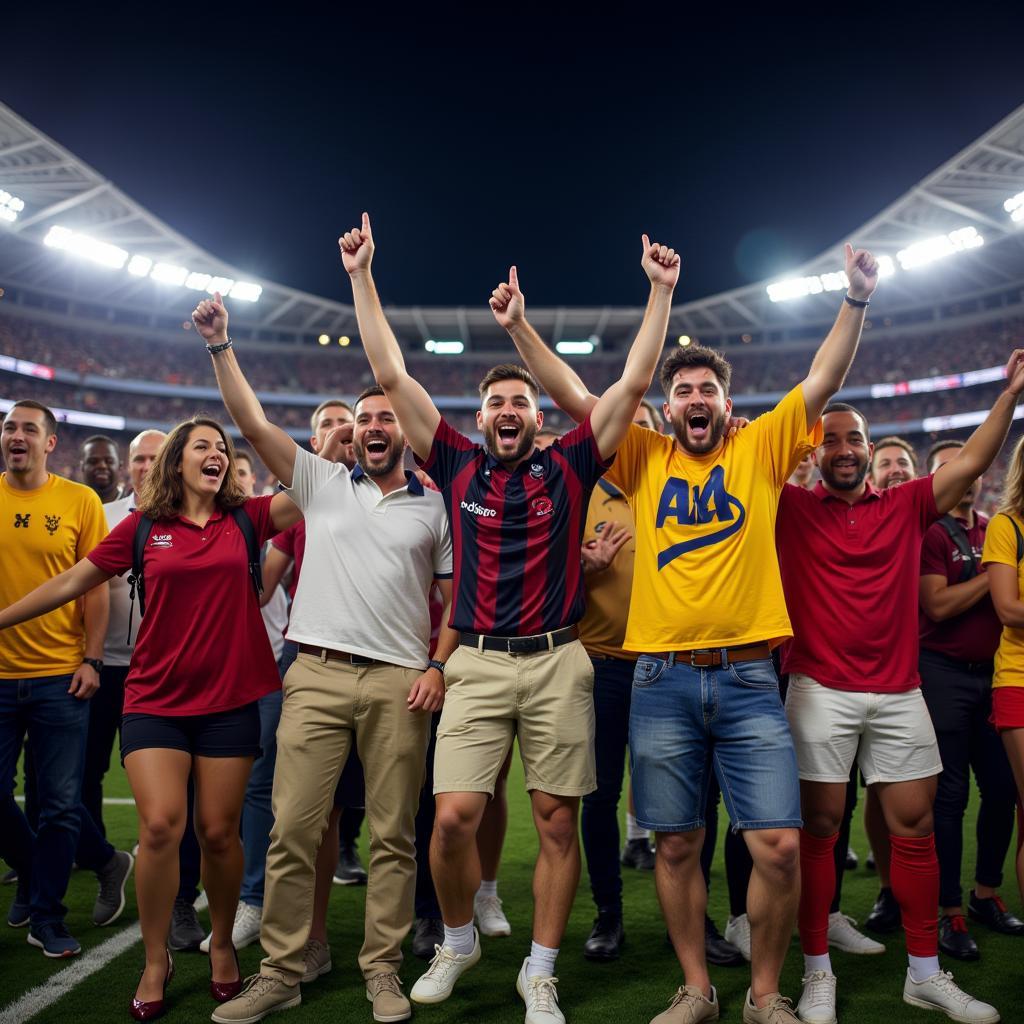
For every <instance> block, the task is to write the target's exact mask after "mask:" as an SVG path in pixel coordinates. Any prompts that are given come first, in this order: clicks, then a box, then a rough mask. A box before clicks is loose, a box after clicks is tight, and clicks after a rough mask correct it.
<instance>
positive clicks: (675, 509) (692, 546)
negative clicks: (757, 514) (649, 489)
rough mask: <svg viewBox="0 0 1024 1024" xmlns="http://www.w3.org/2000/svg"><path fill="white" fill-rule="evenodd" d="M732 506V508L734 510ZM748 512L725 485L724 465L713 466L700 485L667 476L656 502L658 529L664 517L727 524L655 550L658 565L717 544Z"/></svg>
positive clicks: (694, 523) (681, 521)
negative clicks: (718, 528) (714, 530)
mask: <svg viewBox="0 0 1024 1024" xmlns="http://www.w3.org/2000/svg"><path fill="white" fill-rule="evenodd" d="M734 509H735V511H734ZM746 518H747V512H746V509H744V507H743V505H742V503H741V502H740V500H739V499H738V498H736V497H734V496H733V495H732V494H730V493H729V492H728V491H727V490H726V489H725V469H724V468H723V467H722V466H715V468H714V469H713V470H712V471H711V475H710V476H709V477H708V482H707V483H706V484H705V485H704V487H703V489H702V488H698V487H696V486H694V487H693V488H691V487H690V484H689V482H688V481H686V480H683V479H681V478H680V477H676V476H670V477H669V478H668V480H666V481H665V487H664V488H663V490H662V492H661V500H660V501H659V502H658V520H657V528H658V529H659V530H660V529H661V528H662V527H663V526H664V525H665V522H666V520H669V519H674V520H675V521H676V523H678V524H679V525H680V526H704V525H706V524H708V523H713V522H715V521H716V520H717V521H718V522H720V523H728V524H729V525H728V526H726V527H724V528H723V529H721V530H718V531H717V532H715V533H708V534H704V535H702V536H700V537H693V538H692V539H690V540H685V541H680V542H679V543H678V544H673V545H672V546H671V547H668V548H666V549H665V550H664V551H661V552H659V553H658V569H659V571H660V570H661V569H664V568H665V566H666V565H668V564H669V562H671V561H673V560H674V559H676V558H678V557H679V556H680V555H685V554H686V552H687V551H695V550H696V549H697V548H703V547H707V546H708V545H709V544H719V543H721V542H722V541H723V540H725V539H726V538H727V537H731V536H732V535H733V534H734V533H736V532H737V531H738V530H739V529H741V527H742V526H743V523H744V522H745V521H746Z"/></svg>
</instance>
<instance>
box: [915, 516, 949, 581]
mask: <svg viewBox="0 0 1024 1024" xmlns="http://www.w3.org/2000/svg"><path fill="white" fill-rule="evenodd" d="M950 543H951V542H950V539H949V534H948V533H946V531H945V529H944V528H943V527H942V526H940V525H939V524H938V523H933V524H932V525H931V526H929V527H928V531H927V532H926V533H925V535H924V540H923V541H921V575H922V576H941V577H942V578H943V579H944V580H947V581H948V580H949V557H948V556H949V545H950Z"/></svg>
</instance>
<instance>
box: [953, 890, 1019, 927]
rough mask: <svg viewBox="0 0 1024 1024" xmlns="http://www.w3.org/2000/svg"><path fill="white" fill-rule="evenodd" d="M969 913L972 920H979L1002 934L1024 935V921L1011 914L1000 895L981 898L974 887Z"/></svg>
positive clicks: (968, 905)
mask: <svg viewBox="0 0 1024 1024" xmlns="http://www.w3.org/2000/svg"><path fill="white" fill-rule="evenodd" d="M967 913H968V915H969V916H970V918H971V920H972V921H977V922H978V923H979V924H983V925H984V926H985V927H986V928H991V929H992V931H994V932H999V934H1000V935H1024V921H1022V920H1021V919H1020V918H1019V917H1016V916H1015V915H1014V914H1011V913H1010V911H1009V910H1007V909H1006V904H1005V903H1004V902H1003V901H1002V899H1000V897H998V896H991V897H989V898H987V899H981V898H980V897H979V896H976V895H975V893H974V890H973V889H972V890H971V898H970V901H969V902H968V904H967Z"/></svg>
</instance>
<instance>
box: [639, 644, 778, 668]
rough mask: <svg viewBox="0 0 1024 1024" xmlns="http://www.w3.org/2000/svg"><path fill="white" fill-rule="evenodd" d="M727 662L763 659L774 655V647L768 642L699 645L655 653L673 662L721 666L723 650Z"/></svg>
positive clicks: (694, 665)
mask: <svg viewBox="0 0 1024 1024" xmlns="http://www.w3.org/2000/svg"><path fill="white" fill-rule="evenodd" d="M723 651H724V652H725V660H726V661H727V662H734V661H763V660H765V659H766V658H770V657H771V656H772V649H771V647H769V646H768V644H766V643H760V644H743V645H741V646H739V647H698V648H696V649H695V650H692V651H669V652H668V653H667V654H655V655H654V657H655V658H665V659H667V660H670V661H672V662H683V663H684V664H685V663H686V662H689V664H690V665H691V666H692V667H693V668H720V667H721V665H722V652H723Z"/></svg>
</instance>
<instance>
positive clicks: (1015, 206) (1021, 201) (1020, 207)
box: [0, 192, 1024, 224]
mask: <svg viewBox="0 0 1024 1024" xmlns="http://www.w3.org/2000/svg"><path fill="white" fill-rule="evenodd" d="M1003 209H1004V210H1005V211H1006V212H1007V213H1008V214H1009V215H1010V220H1012V221H1015V222H1016V223H1017V224H1024V192H1018V193H1017V194H1016V195H1015V196H1010V198H1009V199H1007V200H1006V202H1005V203H1003ZM0 212H2V211H0Z"/></svg>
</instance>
